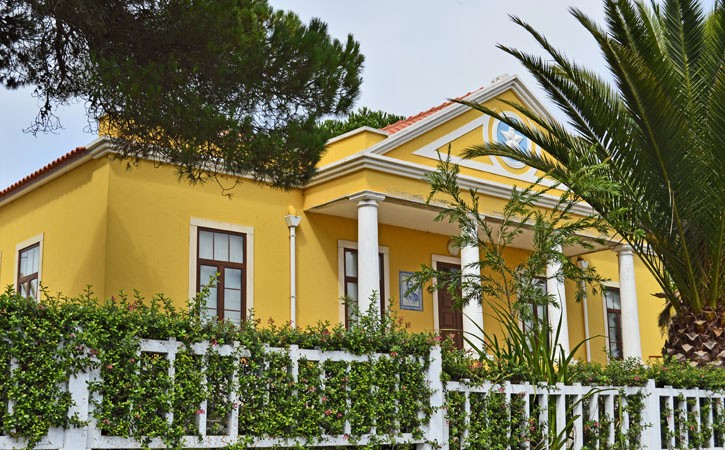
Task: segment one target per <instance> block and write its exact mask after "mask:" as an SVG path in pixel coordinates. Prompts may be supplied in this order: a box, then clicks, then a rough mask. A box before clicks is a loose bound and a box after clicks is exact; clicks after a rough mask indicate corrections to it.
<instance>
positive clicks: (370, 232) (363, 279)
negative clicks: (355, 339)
mask: <svg viewBox="0 0 725 450" xmlns="http://www.w3.org/2000/svg"><path fill="white" fill-rule="evenodd" d="M384 199H385V196H384V195H381V194H377V193H374V192H363V193H361V194H358V195H353V196H352V197H350V200H352V201H354V202H357V283H358V287H357V298H358V308H359V310H360V314H365V313H367V312H368V310H369V309H370V308H371V307H373V308H376V309H377V308H378V305H379V301H377V302H376V301H371V297H372V295H373V293H376V294H377V295H376V297H378V298H379V296H380V259H379V258H380V257H379V256H378V254H379V252H380V251H379V250H378V202H380V201H383V200H384Z"/></svg>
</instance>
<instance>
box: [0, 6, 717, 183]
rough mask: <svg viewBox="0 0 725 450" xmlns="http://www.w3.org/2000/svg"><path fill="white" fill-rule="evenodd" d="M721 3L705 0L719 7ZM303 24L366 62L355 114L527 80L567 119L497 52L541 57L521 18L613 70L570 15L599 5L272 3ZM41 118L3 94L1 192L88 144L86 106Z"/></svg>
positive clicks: (406, 111) (21, 99) (576, 55)
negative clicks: (54, 125) (353, 44)
mask: <svg viewBox="0 0 725 450" xmlns="http://www.w3.org/2000/svg"><path fill="white" fill-rule="evenodd" d="M714 1H715V0H704V5H705V7H706V8H708V9H710V8H712V5H713V4H714ZM269 3H270V4H271V5H272V6H273V7H275V8H277V9H284V10H291V11H294V12H296V13H298V14H299V16H300V17H301V18H302V19H303V20H304V21H305V22H307V21H309V20H310V18H312V17H318V18H320V19H322V20H323V21H324V22H326V23H327V24H328V27H329V32H330V34H331V35H332V36H334V37H337V38H340V39H344V38H345V37H346V36H347V34H348V33H352V34H353V36H354V37H355V39H356V40H357V41H358V42H360V47H361V51H362V53H363V54H364V55H365V68H364V71H363V80H364V81H363V85H362V92H361V96H360V99H359V100H358V102H357V104H356V107H360V106H367V107H368V108H371V109H381V110H384V111H387V112H390V113H396V114H400V115H405V116H409V115H413V114H416V113H417V112H420V111H423V110H425V109H428V108H430V107H432V106H436V105H438V104H440V103H442V102H444V101H446V100H447V99H448V98H451V97H458V96H460V95H462V94H465V93H466V92H469V91H472V90H475V89H478V88H480V87H482V86H485V85H488V84H489V83H490V82H491V81H492V80H493V79H494V78H496V77H498V76H500V75H504V74H508V75H514V74H516V75H519V76H520V78H521V79H522V80H523V82H524V83H525V84H526V85H527V86H528V87H529V88H530V89H532V90H533V92H534V94H535V95H536V96H537V97H538V98H539V99H540V100H542V101H543V102H544V104H545V105H547V106H548V107H549V109H550V110H551V111H552V112H553V113H554V115H555V116H557V117H559V118H561V116H560V115H559V114H558V113H557V111H556V108H555V106H553V105H551V104H550V102H549V101H548V99H547V98H546V97H545V95H544V94H543V93H542V91H541V90H540V89H539V87H538V86H537V85H536V82H535V80H534V79H533V78H532V77H531V76H529V75H528V74H527V73H526V70H525V69H524V67H523V66H521V64H520V63H518V61H517V60H516V59H514V58H513V57H511V56H510V55H508V54H506V53H504V52H503V51H501V50H499V49H497V48H496V44H498V43H501V44H505V45H507V46H511V47H514V48H518V49H521V50H525V51H527V52H531V53H535V54H538V55H543V54H544V53H543V51H542V50H541V49H540V48H539V47H538V46H537V44H536V43H535V42H534V40H533V39H532V38H531V37H530V36H529V35H528V33H527V32H526V31H525V30H523V29H522V28H520V27H518V26H517V25H515V24H514V23H512V22H511V21H510V19H509V15H517V16H519V17H521V18H522V19H524V20H525V21H526V22H529V23H530V24H531V25H533V26H534V28H535V29H537V30H538V31H540V32H542V33H543V34H544V35H545V36H546V37H547V38H548V39H549V40H550V42H552V43H553V44H554V45H555V47H557V48H559V49H560V50H563V51H564V53H565V54H566V55H567V56H569V57H570V58H572V59H574V60H575V61H577V62H578V63H580V64H583V65H585V66H588V67H590V68H592V69H594V70H596V71H597V72H600V73H602V74H605V73H606V68H605V66H604V64H603V62H602V58H601V56H600V54H599V52H598V51H597V49H596V46H595V43H594V40H593V39H592V38H591V37H590V36H589V35H588V34H587V33H586V31H585V30H584V29H583V28H582V27H581V26H580V25H579V23H578V22H577V21H576V20H575V19H574V18H573V17H571V15H570V14H569V12H568V8H569V7H576V8H579V9H581V10H583V11H584V12H586V13H587V14H588V15H589V16H590V17H592V18H593V19H595V20H596V21H597V22H598V23H600V24H601V23H602V21H603V19H602V18H603V11H602V2H601V0H364V1H360V0H358V1H351V0H269ZM37 111H38V104H37V100H36V99H35V98H33V96H32V89H23V90H16V91H8V90H5V89H3V88H0V190H1V189H2V188H4V187H6V186H9V185H10V184H12V183H14V182H16V181H18V180H20V179H21V178H23V177H24V176H26V175H28V174H30V173H32V172H33V171H35V170H37V169H39V168H41V167H43V166H44V165H45V164H47V163H49V162H51V161H52V160H54V159H55V158H57V157H59V156H61V155H63V154H64V153H66V152H68V151H70V150H72V149H73V148H75V147H78V146H82V145H86V144H88V143H90V142H91V141H92V140H93V139H95V136H94V135H93V134H90V133H89V132H88V129H89V127H88V121H87V118H86V116H85V110H84V108H83V104H82V102H77V103H75V104H72V105H68V106H65V107H62V108H60V109H59V110H58V111H57V115H58V117H59V119H60V121H61V124H62V125H63V129H61V130H58V131H57V132H55V133H49V134H38V135H37V136H33V135H32V134H28V133H24V132H23V130H24V129H26V128H27V127H28V126H29V125H30V124H31V123H32V121H33V119H34V118H35V115H36V114H37Z"/></svg>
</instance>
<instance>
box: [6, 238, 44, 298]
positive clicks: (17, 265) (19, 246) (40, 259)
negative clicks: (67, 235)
mask: <svg viewBox="0 0 725 450" xmlns="http://www.w3.org/2000/svg"><path fill="white" fill-rule="evenodd" d="M44 234H45V233H40V234H37V235H35V236H33V237H31V238H28V239H25V240H24V241H21V242H18V243H17V245H15V270H14V271H13V286H15V292H18V290H19V288H20V286H18V269H19V268H20V251H21V250H23V249H25V248H28V247H30V246H32V245H35V244H38V298H37V299H36V300H40V296H41V294H42V293H41V292H40V283H41V282H42V281H43V240H44V238H45V236H44Z"/></svg>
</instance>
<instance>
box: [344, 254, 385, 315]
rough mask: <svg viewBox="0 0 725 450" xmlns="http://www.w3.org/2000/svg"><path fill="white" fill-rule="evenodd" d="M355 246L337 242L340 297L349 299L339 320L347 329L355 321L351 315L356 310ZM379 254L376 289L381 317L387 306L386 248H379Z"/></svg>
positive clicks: (356, 276)
mask: <svg viewBox="0 0 725 450" xmlns="http://www.w3.org/2000/svg"><path fill="white" fill-rule="evenodd" d="M356 246H357V245H356V243H355V242H348V241H339V242H338V249H339V250H340V266H339V269H340V286H341V289H340V295H341V296H345V297H347V298H349V299H350V302H349V303H350V304H345V305H344V308H343V309H344V310H343V311H342V312H341V314H344V315H343V316H341V317H340V320H341V321H343V320H344V322H345V326H346V327H349V326H350V324H351V323H353V322H354V321H355V318H354V317H353V315H352V313H353V311H354V310H355V309H356V308H354V307H352V306H353V305H354V306H357V305H358V268H357V249H356V248H355V247H356ZM380 250H381V252H380V253H379V258H380V259H379V261H380V263H379V264H380V266H379V269H378V270H379V271H380V288H379V289H378V296H379V301H380V304H379V306H378V307H379V308H380V313H381V316H382V314H383V313H384V311H385V309H386V305H387V289H386V286H388V274H387V272H386V270H385V267H386V265H387V252H388V249H387V248H386V247H380Z"/></svg>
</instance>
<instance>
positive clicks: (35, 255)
mask: <svg viewBox="0 0 725 450" xmlns="http://www.w3.org/2000/svg"><path fill="white" fill-rule="evenodd" d="M39 256H40V246H36V247H33V248H31V249H30V267H29V268H28V269H29V270H30V272H29V273H37V272H38V262H39V259H40V258H39Z"/></svg>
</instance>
